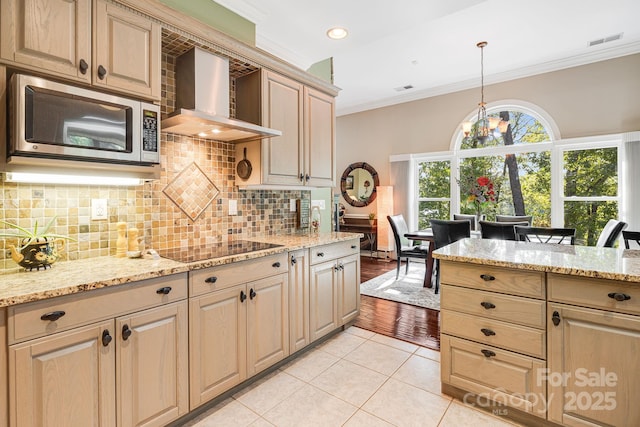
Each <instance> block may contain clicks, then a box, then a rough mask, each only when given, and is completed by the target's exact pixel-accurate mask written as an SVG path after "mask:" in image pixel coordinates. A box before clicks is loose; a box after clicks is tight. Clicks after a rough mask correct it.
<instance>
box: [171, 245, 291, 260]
mask: <svg viewBox="0 0 640 427" xmlns="http://www.w3.org/2000/svg"><path fill="white" fill-rule="evenodd" d="M280 246H282V245H276V244H274V243H264V242H253V241H251V240H234V241H233V242H228V243H216V244H213V245H207V246H199V247H195V248H172V249H164V250H161V251H158V252H159V254H160V256H161V257H163V258H169V259H172V260H174V261H180V262H194V261H203V260H206V259H212V258H221V257H225V256H229V255H238V254H245V253H247V252H256V251H263V250H265V249H271V248H277V247H280Z"/></svg>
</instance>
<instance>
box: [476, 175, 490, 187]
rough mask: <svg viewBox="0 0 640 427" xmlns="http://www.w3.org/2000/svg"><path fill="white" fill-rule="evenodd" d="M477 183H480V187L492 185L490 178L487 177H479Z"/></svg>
mask: <svg viewBox="0 0 640 427" xmlns="http://www.w3.org/2000/svg"><path fill="white" fill-rule="evenodd" d="M477 181H478V185H480V186H483V187H484V186H485V185H488V184H489V183H491V181H490V180H489V178H487V177H486V176H479V177H478V179H477Z"/></svg>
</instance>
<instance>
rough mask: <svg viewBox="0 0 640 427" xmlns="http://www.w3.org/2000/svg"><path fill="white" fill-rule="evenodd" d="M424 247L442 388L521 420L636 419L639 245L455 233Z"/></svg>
mask: <svg viewBox="0 0 640 427" xmlns="http://www.w3.org/2000/svg"><path fill="white" fill-rule="evenodd" d="M434 257H435V258H436V259H439V260H440V261H439V262H440V268H441V274H440V278H441V279H440V280H441V292H442V293H441V353H442V354H441V381H442V390H443V392H444V393H446V394H450V395H453V396H455V397H457V398H460V399H461V400H463V401H464V402H465V403H470V404H473V405H475V406H479V407H484V408H486V409H488V410H491V411H493V412H494V414H497V415H502V416H505V417H508V418H511V419H514V420H516V421H519V422H522V423H524V424H526V425H567V426H569V425H570V426H593V425H603V426H604V425H615V426H627V425H628V426H635V425H638V424H639V423H640V407H639V406H638V405H637V404H636V398H637V396H638V395H639V394H640V363H639V362H638V359H637V354H638V351H640V251H629V250H624V251H623V250H621V249H614V248H594V247H583V246H570V245H550V244H536V243H525V242H512V241H501V240H486V239H463V240H461V241H459V242H456V243H454V244H452V245H449V246H446V247H444V248H441V249H439V250H437V251H435V253H434Z"/></svg>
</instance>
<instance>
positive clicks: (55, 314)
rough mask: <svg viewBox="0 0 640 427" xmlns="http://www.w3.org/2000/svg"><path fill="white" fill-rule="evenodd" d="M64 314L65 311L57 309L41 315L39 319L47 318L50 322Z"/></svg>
mask: <svg viewBox="0 0 640 427" xmlns="http://www.w3.org/2000/svg"><path fill="white" fill-rule="evenodd" d="M65 314H67V313H66V312H64V311H62V310H57V311H52V312H50V313H45V314H43V315H42V316H40V319H41V320H48V321H50V322H55V321H56V320H58V319H59V318H61V317H62V316H64V315H65Z"/></svg>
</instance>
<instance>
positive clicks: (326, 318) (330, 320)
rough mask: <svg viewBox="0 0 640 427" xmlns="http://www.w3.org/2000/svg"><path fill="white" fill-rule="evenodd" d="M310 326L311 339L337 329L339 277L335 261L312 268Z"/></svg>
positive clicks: (313, 339)
mask: <svg viewBox="0 0 640 427" xmlns="http://www.w3.org/2000/svg"><path fill="white" fill-rule="evenodd" d="M310 273H311V274H310V282H309V287H310V289H309V328H310V338H311V341H312V342H313V341H315V340H317V339H318V338H320V337H322V336H324V335H326V334H328V333H329V332H331V331H333V330H334V329H336V328H337V327H338V325H339V323H338V280H337V279H338V278H337V275H336V263H335V261H328V262H324V263H321V264H316V265H314V266H312V267H311V269H310Z"/></svg>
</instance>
